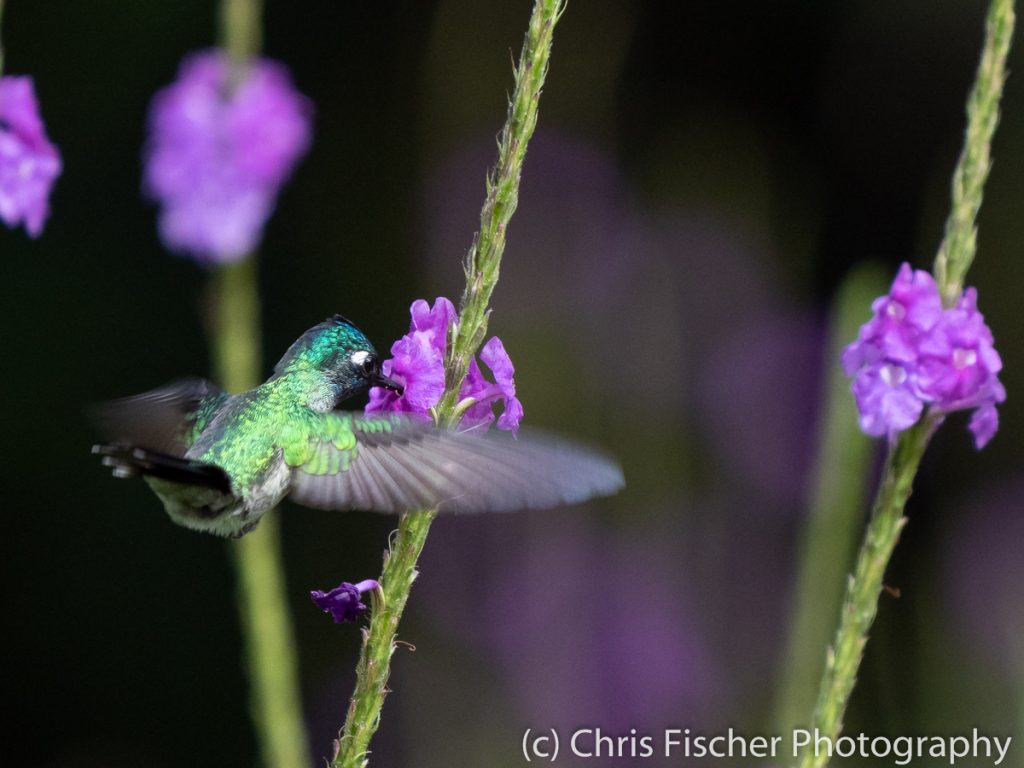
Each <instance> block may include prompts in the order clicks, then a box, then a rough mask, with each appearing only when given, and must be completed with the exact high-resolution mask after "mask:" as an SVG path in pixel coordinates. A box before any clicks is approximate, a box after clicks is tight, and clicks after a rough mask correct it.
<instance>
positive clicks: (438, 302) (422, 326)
mask: <svg viewBox="0 0 1024 768" xmlns="http://www.w3.org/2000/svg"><path fill="white" fill-rule="evenodd" d="M409 314H410V315H411V316H412V326H411V327H410V330H411V331H419V332H421V333H425V334H427V338H429V340H430V343H431V344H432V345H433V347H434V349H436V350H437V351H438V352H440V353H441V356H442V357H444V354H445V350H446V347H447V346H448V328H449V327H450V326H451V324H452V323H453V322H455V318H456V317H457V315H456V313H455V305H454V304H452V303H451V302H450V301H448V299H446V298H445V297H444V296H438V297H437V298H436V299H435V300H434V306H433V307H431V306H430V305H428V304H427V302H426V301H424V300H423V299H417V300H416V301H414V302H413V303H412V306H411V307H410V308H409Z"/></svg>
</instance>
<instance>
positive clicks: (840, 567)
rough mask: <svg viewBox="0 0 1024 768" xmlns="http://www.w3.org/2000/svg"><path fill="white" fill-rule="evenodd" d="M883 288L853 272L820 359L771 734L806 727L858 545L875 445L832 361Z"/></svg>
mask: <svg viewBox="0 0 1024 768" xmlns="http://www.w3.org/2000/svg"><path fill="white" fill-rule="evenodd" d="M884 290H885V276H884V275H883V274H882V271H881V270H880V269H879V268H878V267H877V266H874V265H872V266H869V267H866V268H861V269H858V270H857V271H855V272H853V273H852V274H851V275H850V277H849V278H847V280H846V282H845V283H844V284H843V286H842V288H841V290H840V291H839V294H838V296H837V298H836V303H835V311H834V312H833V315H832V321H831V323H830V326H831V331H830V340H829V345H828V348H827V350H826V356H825V360H827V361H828V376H827V386H826V390H825V391H826V396H825V405H824V409H823V410H824V413H825V418H824V419H822V422H821V425H820V426H819V429H818V438H817V444H818V455H817V457H816V460H815V471H814V474H813V477H814V478H816V482H815V484H814V488H813V489H812V495H811V501H810V512H809V515H808V523H807V528H806V531H805V534H804V540H803V542H802V545H801V557H800V570H799V573H798V575H797V579H796V588H795V590H794V597H793V618H792V623H791V625H790V630H789V637H788V641H787V650H786V656H785V661H784V667H783V674H782V677H781V684H780V686H779V699H778V702H777V705H776V733H790V732H792V730H793V729H794V728H803V727H806V726H807V722H806V720H807V716H808V715H809V714H810V712H811V709H812V707H813V706H814V684H815V681H817V680H819V679H821V674H822V669H823V667H824V661H825V659H824V655H823V654H822V653H821V649H822V648H825V647H826V646H827V645H828V641H829V640H830V639H831V632H832V631H833V628H834V626H835V617H836V616H837V615H838V614H839V606H840V604H841V603H842V598H843V589H842V583H843V575H844V574H845V573H847V572H848V569H849V566H850V563H851V561H852V560H853V554H854V551H855V550H856V546H857V536H858V534H859V531H860V528H861V517H862V515H863V513H862V510H863V508H864V497H865V495H866V489H865V487H864V482H863V478H864V473H865V472H866V471H867V470H868V465H869V461H870V459H871V456H872V455H873V453H874V451H873V450H872V448H873V447H874V442H873V441H872V440H869V439H868V438H867V436H865V435H864V434H862V433H861V431H860V430H859V429H858V427H857V409H856V407H855V406H854V403H853V400H852V398H851V397H850V382H849V380H848V379H847V378H846V376H844V375H843V371H842V369H841V368H840V367H839V366H838V365H837V364H836V361H837V360H838V359H839V356H840V353H841V352H842V350H843V347H844V346H845V345H846V344H847V343H848V341H849V340H850V339H852V338H854V337H855V336H856V335H857V329H858V328H859V327H860V325H861V323H863V322H864V320H865V319H867V318H866V317H865V314H866V309H867V307H868V306H869V305H870V304H871V300H872V299H873V298H874V297H875V296H878V295H879V294H880V293H882V292H883V291H884ZM822 585H824V588H823V587H822Z"/></svg>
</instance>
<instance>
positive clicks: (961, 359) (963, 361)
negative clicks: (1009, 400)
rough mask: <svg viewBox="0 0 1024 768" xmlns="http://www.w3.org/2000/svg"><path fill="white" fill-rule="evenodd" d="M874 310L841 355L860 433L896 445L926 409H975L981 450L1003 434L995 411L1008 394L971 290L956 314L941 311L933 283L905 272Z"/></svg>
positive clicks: (977, 442) (927, 277) (921, 274)
mask: <svg viewBox="0 0 1024 768" xmlns="http://www.w3.org/2000/svg"><path fill="white" fill-rule="evenodd" d="M871 306H872V309H873V310H874V313H875V314H874V316H873V317H872V319H871V320H869V321H868V322H867V323H865V324H864V325H863V326H861V329H860V333H859V334H858V338H857V341H855V342H853V343H852V344H850V345H849V346H848V347H847V348H846V350H845V351H844V352H843V368H844V370H845V371H846V373H847V375H850V376H853V377H854V381H853V387H852V389H853V394H854V398H855V399H856V401H857V409H858V411H859V412H860V426H861V429H862V430H863V431H864V432H866V433H867V434H869V435H875V436H880V435H884V434H888V435H889V436H890V437H891V436H893V435H895V433H897V432H900V431H902V430H904V429H907V428H908V427H910V426H912V425H913V424H914V423H915V422H916V421H917V420H918V418H920V416H921V413H922V411H923V410H924V408H925V407H926V406H927V407H929V408H931V410H932V411H934V412H936V413H950V412H952V411H960V410H966V409H972V408H974V409H977V410H976V411H975V413H974V414H973V416H972V418H971V421H970V424H969V428H970V430H971V432H973V433H974V439H975V445H976V446H977V447H978V448H981V447H983V446H984V445H985V444H986V443H987V442H988V441H989V440H991V439H992V436H993V435H994V434H995V432H996V430H997V429H998V426H999V417H998V414H997V413H996V409H995V405H996V403H1001V402H1003V400H1005V399H1006V390H1005V389H1004V388H1003V385H1002V383H1001V382H1000V381H999V378H998V375H997V374H998V373H999V370H1000V369H1001V368H1002V360H1001V359H1000V357H999V353H998V352H996V350H995V346H994V341H993V338H992V331H991V330H989V328H988V326H987V325H985V318H984V317H983V316H982V315H981V313H980V312H978V308H977V292H976V291H975V290H974V289H973V288H968V289H967V290H966V291H965V292H964V294H963V296H961V298H960V300H959V301H958V302H957V304H956V306H954V307H952V308H950V309H943V308H942V302H941V299H940V297H939V291H938V287H937V286H936V285H935V281H934V280H933V279H932V277H931V275H929V274H928V273H927V272H924V271H921V270H917V271H913V270H911V269H910V266H909V265H908V264H903V265H902V266H901V267H900V271H899V274H898V275H897V276H896V279H895V281H894V282H893V285H892V288H891V290H890V292H889V294H888V295H887V296H883V297H881V298H879V299H876V300H875V302H874V303H873V304H872V305H871Z"/></svg>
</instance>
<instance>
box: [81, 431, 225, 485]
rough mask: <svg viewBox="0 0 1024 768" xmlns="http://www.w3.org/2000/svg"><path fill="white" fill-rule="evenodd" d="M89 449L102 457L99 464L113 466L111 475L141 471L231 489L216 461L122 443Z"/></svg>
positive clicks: (136, 473)
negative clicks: (204, 460) (181, 456)
mask: <svg viewBox="0 0 1024 768" xmlns="http://www.w3.org/2000/svg"><path fill="white" fill-rule="evenodd" d="M92 452H93V453H95V454H97V455H99V456H102V457H103V458H102V462H103V466H105V467H110V468H111V469H113V470H114V477H141V476H143V475H145V476H148V477H158V478H160V479H161V480H167V481H169V482H172V483H181V484H183V485H200V486H203V487H205V488H212V489H213V490H215V491H220V492H221V493H228V494H230V493H231V478H229V477H228V475H227V473H226V472H225V471H224V470H223V469H221V468H220V467H218V466H217V465H216V464H206V463H204V462H202V461H193V460H191V459H180V458H178V457H177V456H169V455H168V454H166V453H160V452H159V451H151V450H149V449H148V448H136V447H135V446H133V445H126V444H124V443H115V444H112V445H94V446H93V447H92Z"/></svg>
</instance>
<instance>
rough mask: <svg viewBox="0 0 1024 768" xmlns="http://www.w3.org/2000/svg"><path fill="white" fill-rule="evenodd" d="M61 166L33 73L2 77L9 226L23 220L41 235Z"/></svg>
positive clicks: (3, 176) (1, 139) (2, 214)
mask: <svg viewBox="0 0 1024 768" xmlns="http://www.w3.org/2000/svg"><path fill="white" fill-rule="evenodd" d="M60 171H61V160H60V153H59V152H58V151H57V148H56V147H55V146H53V144H51V143H50V140H49V139H48V138H47V137H46V129H45V127H44V126H43V121H42V118H40V116H39V103H38V102H37V101H36V93H35V88H34V87H33V85H32V78H31V77H12V76H8V77H2V78H0V219H3V221H4V223H5V224H6V225H7V226H9V227H16V226H18V225H19V224H24V225H25V231H27V232H28V233H29V235H31V236H32V237H38V236H39V234H40V233H41V232H42V231H43V224H44V223H45V222H46V217H47V216H49V215H50V190H51V189H52V187H53V183H54V181H56V179H57V177H58V176H59V175H60Z"/></svg>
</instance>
